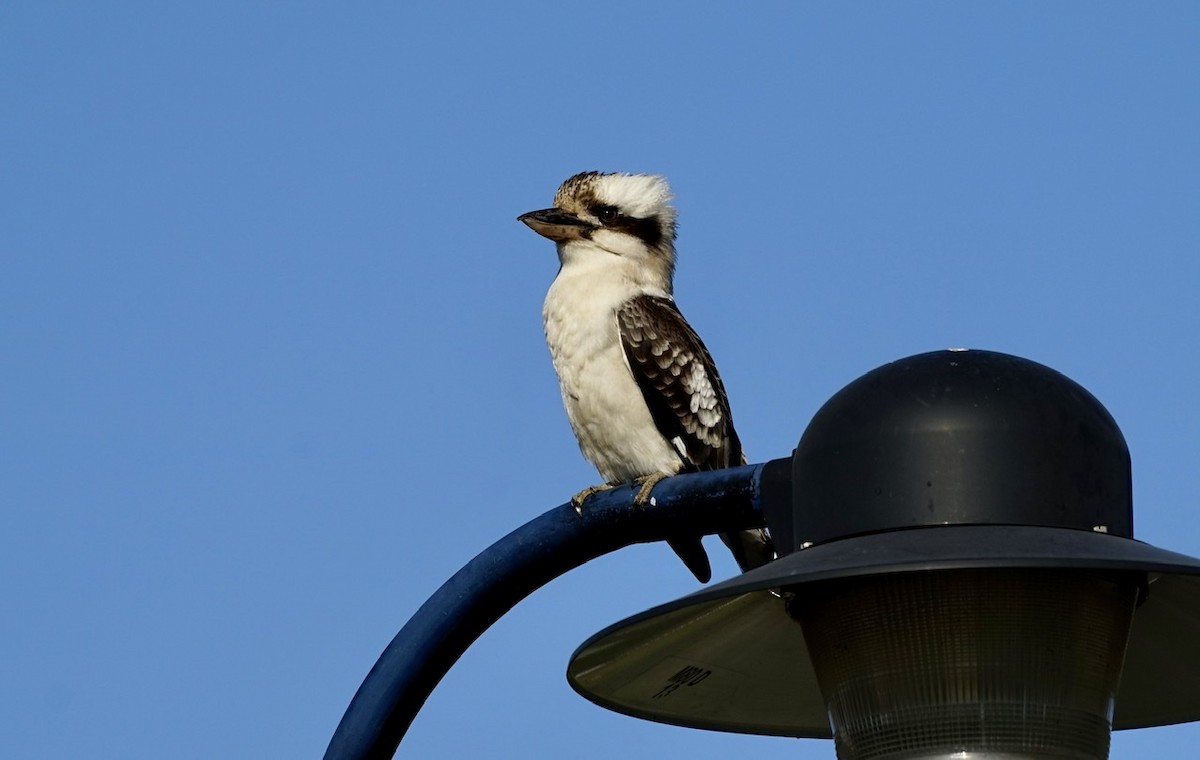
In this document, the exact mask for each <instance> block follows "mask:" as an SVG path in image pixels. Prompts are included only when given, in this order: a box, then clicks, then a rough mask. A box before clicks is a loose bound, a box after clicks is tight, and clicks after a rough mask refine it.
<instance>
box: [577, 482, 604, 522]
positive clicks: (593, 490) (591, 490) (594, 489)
mask: <svg viewBox="0 0 1200 760" xmlns="http://www.w3.org/2000/svg"><path fill="white" fill-rule="evenodd" d="M614 485H615V484H614V483H601V484H600V485H598V486H588V487H587V488H585V489H583V490H582V491H580V492H579V493H577V494H575V495H574V496H572V497H571V506H572V507H575V514H577V515H579V516H580V517H583V503H584V502H585V501H587V500H588V499H590V498H591V497H592V494H597V493H600V492H601V491H607V490H608V489H610V488H612V487H613V486H614Z"/></svg>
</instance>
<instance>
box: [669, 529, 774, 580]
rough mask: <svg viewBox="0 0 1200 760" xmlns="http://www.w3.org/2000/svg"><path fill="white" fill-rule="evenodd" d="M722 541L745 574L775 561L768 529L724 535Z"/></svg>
mask: <svg viewBox="0 0 1200 760" xmlns="http://www.w3.org/2000/svg"><path fill="white" fill-rule="evenodd" d="M721 540H722V541H724V542H725V545H726V546H728V547H729V551H730V553H731V554H733V559H734V561H735V562H737V563H738V567H740V568H741V569H742V572H743V573H744V572H746V571H747V570H753V569H754V568H756V567H762V566H763V565H765V564H767V563H768V562H770V561H771V560H773V559H775V544H774V543H773V542H772V541H771V534H770V533H767V529H766V528H753V529H751V530H740V531H738V532H737V533H722V534H721ZM684 561H685V562H686V561H687V560H684ZM693 572H695V571H693Z"/></svg>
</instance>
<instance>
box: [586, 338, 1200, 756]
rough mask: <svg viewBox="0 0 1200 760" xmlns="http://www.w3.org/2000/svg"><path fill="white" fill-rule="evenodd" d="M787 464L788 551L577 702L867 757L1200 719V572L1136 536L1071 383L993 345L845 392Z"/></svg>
mask: <svg viewBox="0 0 1200 760" xmlns="http://www.w3.org/2000/svg"><path fill="white" fill-rule="evenodd" d="M773 465H778V466H777V467H776V470H777V471H780V472H782V473H783V476H782V477H781V478H780V481H781V482H784V483H785V485H787V484H788V483H790V487H780V488H776V489H774V492H773V493H770V494H768V493H765V492H764V495H763V499H764V511H765V512H766V514H767V515H768V522H769V527H770V528H771V530H772V534H773V536H774V537H775V540H776V545H777V546H778V547H779V548H780V552H781V556H780V557H779V558H778V559H776V560H775V561H774V562H772V563H770V564H768V565H766V566H764V567H760V568H757V569H755V570H752V571H750V572H747V573H745V574H743V575H741V576H738V577H735V578H733V579H730V580H728V581H725V582H723V583H720V584H716V585H714V586H712V587H710V588H707V589H704V590H701V591H699V592H697V593H695V594H692V595H690V596H687V597H684V598H682V599H679V600H677V601H674V602H670V603H668V604H664V605H662V606H659V607H656V608H654V609H651V610H648V611H646V612H644V613H641V614H639V615H635V616H633V617H631V618H629V619H627V620H624V621H622V622H619V623H617V624H615V625H613V626H610V627H609V628H607V629H605V630H603V631H601V632H599V633H598V634H596V635H594V636H593V637H591V638H590V639H589V640H588V641H586V642H585V643H584V644H583V645H581V646H580V647H579V649H578V650H577V651H576V652H575V654H574V655H573V657H572V659H571V662H570V665H569V667H568V674H567V675H568V680H569V681H570V683H571V684H572V686H573V687H574V688H575V689H576V690H577V691H578V692H579V693H581V694H582V695H584V696H585V697H587V698H588V699H590V700H592V701H594V702H596V703H597V704H600V705H602V706H605V707H608V708H610V709H614V710H617V711H619V712H623V713H627V714H629V715H634V716H637V717H641V718H647V719H651V720H657V721H662V722H666V723H673V724H677V725H683V726H691V727H696V728H706V729H716V730H724V731H738V732H747V733H763V734H775V735H785V736H798V737H824V738H830V737H832V736H834V734H835V733H836V734H837V738H838V742H839V750H838V751H839V755H841V754H842V752H843V749H845V756H846V757H855V758H865V757H900V756H905V757H908V756H912V757H915V756H918V750H913V751H912V753H910V754H904V752H905V751H906V750H898V749H896V748H895V747H891V745H890V744H889V743H895V742H909V741H913V742H916V744H914V745H911V746H918V745H919V746H925V747H927V748H929V751H927V752H925V754H921V755H920V756H923V757H924V756H928V757H941V756H947V757H948V756H951V751H952V750H953V752H957V753H958V754H957V755H955V756H964V757H965V756H971V755H970V752H972V751H978V752H980V753H981V754H980V756H985V755H986V756H987V757H993V756H994V757H1007V756H1010V755H1006V754H1004V753H1005V752H1010V753H1013V754H1011V756H1018V755H1019V756H1045V757H1067V756H1074V757H1103V756H1106V754H1107V741H1108V738H1107V737H1108V731H1109V728H1110V727H1113V728H1118V729H1119V728H1136V727H1143V726H1153V725H1162V724H1169V723H1179V722H1184V721H1192V720H1197V719H1200V560H1197V559H1195V558H1192V557H1188V556H1185V555H1181V554H1176V553H1173V552H1170V551H1166V550H1164V549H1159V548H1156V547H1154V546H1150V545H1148V544H1145V543H1143V542H1140V541H1137V540H1135V539H1134V538H1133V519H1132V502H1131V488H1130V480H1131V478H1130V463H1129V454H1128V450H1127V448H1126V446H1125V442H1124V439H1123V437H1122V435H1121V433H1120V430H1119V428H1118V427H1117V425H1116V423H1115V422H1114V421H1113V419H1112V417H1111V416H1110V415H1109V414H1108V412H1107V411H1106V410H1105V409H1104V407H1103V406H1102V405H1101V404H1100V403H1099V402H1098V401H1097V400H1096V399H1095V398H1094V397H1093V396H1092V395H1091V394H1090V393H1088V392H1087V391H1086V390H1085V389H1083V388H1082V387H1081V386H1079V385H1078V384H1076V383H1074V382H1073V381H1071V380H1070V379H1068V378H1066V377H1064V376H1063V375H1061V374H1059V373H1058V372H1055V371H1054V370H1052V369H1049V368H1047V367H1044V366H1042V365H1040V364H1037V363H1035V362H1031V361H1028V360H1026V359H1021V358H1018V357H1014V356H1009V355H1006V354H999V353H994V352H988V351H974V350H972V351H938V352H933V353H928V354H921V355H918V356H914V357H909V358H907V359H903V360H900V361H897V362H893V363H891V364H888V365H885V366H883V367H880V368H878V369H876V370H874V371H872V372H870V373H868V374H867V375H865V376H863V377H862V378H859V379H858V380H856V381H855V382H853V383H851V384H850V385H849V386H847V387H846V388H844V389H843V390H842V391H840V392H839V393H838V394H836V395H835V396H834V397H833V398H832V399H830V401H829V402H827V403H826V404H825V405H824V406H823V407H822V408H821V410H820V411H818V413H817V414H816V416H815V417H814V419H813V420H812V422H811V423H810V425H809V427H808V429H807V430H806V431H805V433H804V436H803V437H802V439H801V441H800V443H799V445H798V447H797V449H796V451H795V453H794V455H793V456H792V458H791V459H790V461H788V460H779V461H778V463H769V464H768V465H767V467H771V466H773ZM772 500H774V501H775V502H782V503H776V504H768V503H765V502H768V501H772ZM773 514H775V515H782V517H779V518H778V519H774V518H772V515H773ZM909 618H913V620H914V621H915V622H912V623H911V624H910V622H909ZM922 626H924V627H922ZM1122 658H1123V660H1122ZM1122 666H1123V667H1122ZM920 679H928V681H927V682H925V681H921V680H920ZM1035 712H1036V713H1037V715H1033V713H1035ZM1038 716H1041V717H1038ZM1006 721H1007V722H1006ZM900 724H903V726H904V727H903V728H897V726H899V725H900ZM1014 727H1015V728H1014ZM1001 728H1003V729H1004V730H1005V731H1010V733H1012V735H1011V736H1009V735H1005V736H1000V737H999V738H997V736H996V735H994V734H998V733H1002V732H1001V731H1000V729H1001ZM905 731H909V732H910V733H911V734H912V736H905V735H904V732H905ZM1055 731H1058V732H1059V733H1060V734H1061V736H1059V735H1058V734H1055V733H1054V732H1055ZM1013 732H1015V733H1013ZM942 734H944V735H942ZM914 737H915V738H914ZM1031 737H1032V738H1031ZM921 742H925V743H926V744H924V745H922V744H921ZM1040 743H1046V746H1045V747H1044V748H1043V747H1042V744H1040ZM843 745H845V746H843ZM1068 745H1069V746H1070V747H1075V748H1078V749H1069V748H1068V749H1064V748H1066V747H1068ZM896 746H899V745H896ZM889 747H891V748H889ZM1043 749H1044V754H1042V750H1043ZM920 751H921V752H924V750H920ZM963 752H967V754H965V755H964V754H962V753H963ZM987 752H992V753H993V754H986V753H987ZM889 753H890V754H889ZM939 753H944V754H939ZM1072 753H1075V754H1072Z"/></svg>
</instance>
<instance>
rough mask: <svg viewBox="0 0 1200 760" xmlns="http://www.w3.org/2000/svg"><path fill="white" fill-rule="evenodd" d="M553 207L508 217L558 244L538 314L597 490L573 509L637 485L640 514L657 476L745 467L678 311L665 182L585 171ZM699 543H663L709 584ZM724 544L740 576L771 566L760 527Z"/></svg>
mask: <svg viewBox="0 0 1200 760" xmlns="http://www.w3.org/2000/svg"><path fill="white" fill-rule="evenodd" d="M553 204H554V205H553V207H552V208H547V209H541V210H539V211H530V212H528V213H525V214H522V215H520V216H519V217H517V219H518V221H521V222H524V223H525V224H526V225H527V226H529V227H530V228H531V229H532V230H533V231H534V232H536V233H538V234H539V235H542V236H543V237H546V238H549V239H550V240H552V241H554V243H555V248H556V249H557V252H558V260H559V269H558V274H557V275H556V276H555V278H554V281H553V282H552V283H551V285H550V289H549V291H548V292H547V294H546V300H545V302H544V303H543V305H542V319H543V326H544V328H545V333H546V342H547V345H548V346H549V348H550V357H551V361H552V363H553V365H554V369H555V372H556V373H557V375H558V380H559V387H560V390H561V391H562V400H563V406H564V407H565V409H566V413H567V419H568V421H569V422H570V424H571V429H572V430H573V431H574V433H575V437H576V439H577V440H578V442H579V448H580V450H581V451H582V453H583V455H584V457H585V458H586V459H587V460H589V461H590V462H591V463H592V464H593V465H595V467H596V469H597V470H598V471H599V473H600V476H601V477H602V478H603V479H604V481H605V482H604V483H603V484H600V485H596V486H592V487H590V488H585V489H584V490H582V491H580V492H579V493H578V494H576V495H575V496H574V497H573V498H572V500H571V501H572V503H573V504H574V505H575V508H576V510H581V509H582V507H583V504H584V502H585V501H586V499H587V498H588V497H589V496H591V495H592V494H594V493H596V492H598V491H602V490H604V489H607V488H612V487H614V486H617V485H621V484H625V483H635V484H637V485H639V486H640V488H639V490H638V493H637V495H636V496H635V497H634V503H635V504H638V505H641V506H645V504H647V503H648V502H649V500H650V497H651V491H652V489H653V488H654V485H655V484H656V483H658V482H659V481H660V480H662V479H663V478H665V477H668V476H670V475H674V474H676V473H680V472H694V471H699V470H715V469H721V468H725V467H732V466H736V465H739V464H745V463H746V458H745V455H744V452H743V451H742V444H741V441H740V440H739V438H738V435H737V432H736V431H735V430H734V427H733V417H732V414H731V412H730V409H729V398H728V396H727V395H726V393H725V386H724V385H723V384H722V382H721V377H720V375H718V374H717V367H716V364H715V363H714V362H713V359H712V356H711V355H710V354H709V352H708V349H707V348H706V347H705V345H704V343H703V341H701V340H700V336H699V335H698V334H697V333H696V331H695V330H694V329H692V326H691V325H690V324H688V322H687V320H686V319H684V317H683V314H682V312H680V310H679V307H678V306H677V305H676V304H675V297H674V275H675V234H676V211H675V208H674V206H673V205H672V194H671V188H670V185H669V184H668V183H667V180H666V179H665V178H664V177H662V176H659V175H654V174H630V173H624V172H596V171H588V172H582V173H579V174H576V175H574V176H572V177H570V178H568V179H567V180H565V181H564V182H563V183H562V185H560V186H559V188H558V191H557V192H556V193H555V194H554V200H553ZM581 514H582V512H581ZM700 538H701V537H700V536H698V535H690V536H683V535H681V536H675V537H672V538H670V539H668V544H669V545H670V546H671V548H672V549H674V550H675V553H676V554H678V555H679V557H680V559H681V560H683V563H684V564H685V565H686V566H687V568H688V569H689V570H691V572H692V573H693V574H694V575H695V576H696V578H697V579H698V580H699V581H700V582H701V583H707V582H708V581H709V579H710V578H711V577H712V569H711V566H710V564H709V560H708V555H707V553H705V551H704V547H703V544H702V543H701V541H700ZM721 538H722V540H723V541H724V542H725V544H726V545H727V546H728V547H729V548H730V550H731V552H732V553H733V556H734V559H735V560H736V561H737V563H738V566H739V567H741V569H742V570H743V571H745V570H748V569H751V568H753V567H757V566H760V565H763V564H765V563H766V562H768V561H770V560H771V559H773V558H774V549H773V547H772V544H771V540H770V536H769V534H768V533H767V532H766V530H765V529H761V528H760V529H753V530H746V531H740V532H738V533H736V534H723V535H722V536H721Z"/></svg>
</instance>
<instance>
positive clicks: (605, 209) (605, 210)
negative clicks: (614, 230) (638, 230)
mask: <svg viewBox="0 0 1200 760" xmlns="http://www.w3.org/2000/svg"><path fill="white" fill-rule="evenodd" d="M596 218H597V219H599V220H600V223H601V224H612V223H613V222H615V221H617V220H618V219H620V218H621V212H620V211H617V207H616V206H600V207H599V208H597V209H596Z"/></svg>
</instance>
